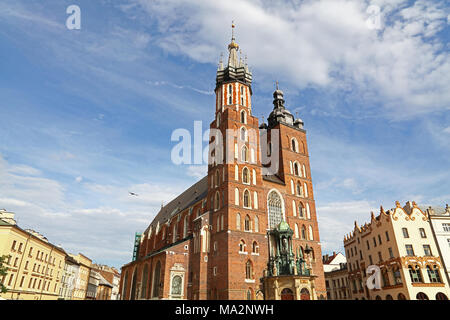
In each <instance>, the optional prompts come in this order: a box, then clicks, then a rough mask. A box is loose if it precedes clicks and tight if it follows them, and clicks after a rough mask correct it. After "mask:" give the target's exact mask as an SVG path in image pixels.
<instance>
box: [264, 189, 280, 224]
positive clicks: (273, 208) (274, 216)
mask: <svg viewBox="0 0 450 320" xmlns="http://www.w3.org/2000/svg"><path fill="white" fill-rule="evenodd" d="M267 200H268V206H269V211H268V214H269V228H270V229H273V228H276V227H277V226H278V224H279V223H280V222H281V221H282V220H283V209H282V202H281V197H280V195H279V194H278V193H277V192H276V191H271V192H270V193H269V195H268V199H267Z"/></svg>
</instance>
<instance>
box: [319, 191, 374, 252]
mask: <svg viewBox="0 0 450 320" xmlns="http://www.w3.org/2000/svg"><path fill="white" fill-rule="evenodd" d="M376 210H377V209H374V206H373V205H372V203H370V202H368V201H365V200H361V201H346V202H331V203H328V204H324V205H321V206H319V207H317V216H318V222H319V233H320V240H321V241H320V242H321V244H322V251H323V252H332V251H339V248H340V249H342V248H343V240H344V235H346V234H348V233H350V232H351V231H353V227H354V222H355V220H356V221H357V222H358V224H359V225H362V224H364V223H365V222H368V221H369V220H370V212H371V211H374V212H376Z"/></svg>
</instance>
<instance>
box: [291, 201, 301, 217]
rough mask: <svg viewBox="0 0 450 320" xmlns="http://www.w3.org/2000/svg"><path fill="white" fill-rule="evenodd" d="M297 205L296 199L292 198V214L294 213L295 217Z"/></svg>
mask: <svg viewBox="0 0 450 320" xmlns="http://www.w3.org/2000/svg"><path fill="white" fill-rule="evenodd" d="M296 207H297V205H296V204H295V201H294V200H292V215H293V216H294V217H296V216H297V209H296ZM299 214H300V213H299Z"/></svg>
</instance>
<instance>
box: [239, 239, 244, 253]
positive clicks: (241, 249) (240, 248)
mask: <svg viewBox="0 0 450 320" xmlns="http://www.w3.org/2000/svg"><path fill="white" fill-rule="evenodd" d="M239 252H245V242H244V240H241V241H240V242H239Z"/></svg>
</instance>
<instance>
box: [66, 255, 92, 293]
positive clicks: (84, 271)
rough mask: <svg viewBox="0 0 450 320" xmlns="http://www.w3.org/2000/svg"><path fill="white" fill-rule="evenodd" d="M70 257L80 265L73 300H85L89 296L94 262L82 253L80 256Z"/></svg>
mask: <svg viewBox="0 0 450 320" xmlns="http://www.w3.org/2000/svg"><path fill="white" fill-rule="evenodd" d="M70 256H71V257H72V258H73V259H74V260H75V261H76V262H77V263H78V265H79V270H78V274H77V278H76V279H75V287H74V290H73V296H72V300H85V299H86V296H87V290H88V284H89V277H90V273H91V265H92V260H91V259H89V258H88V257H86V256H85V255H83V254H81V253H79V254H78V255H74V254H70Z"/></svg>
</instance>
